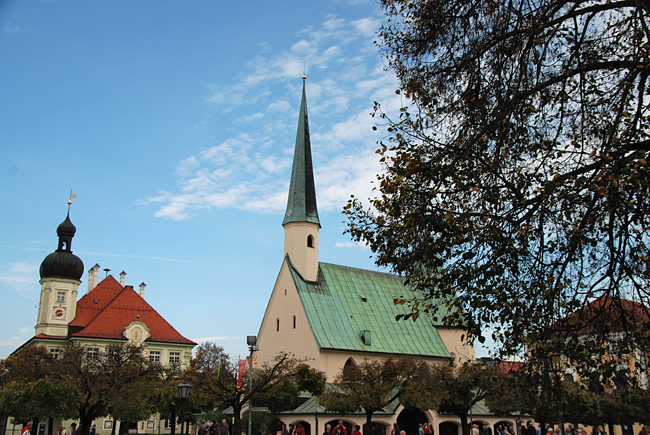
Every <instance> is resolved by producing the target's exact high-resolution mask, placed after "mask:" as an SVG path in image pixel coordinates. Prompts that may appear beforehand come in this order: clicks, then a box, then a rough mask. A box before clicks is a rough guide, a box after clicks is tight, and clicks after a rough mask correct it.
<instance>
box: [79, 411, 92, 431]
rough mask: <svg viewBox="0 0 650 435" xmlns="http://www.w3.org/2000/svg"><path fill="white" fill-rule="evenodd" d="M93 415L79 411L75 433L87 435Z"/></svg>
mask: <svg viewBox="0 0 650 435" xmlns="http://www.w3.org/2000/svg"><path fill="white" fill-rule="evenodd" d="M93 419H94V418H93V416H92V415H89V414H87V413H85V412H84V413H82V412H80V413H79V429H78V431H77V435H88V434H89V433H90V426H92V424H93Z"/></svg>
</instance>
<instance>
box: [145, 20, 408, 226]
mask: <svg viewBox="0 0 650 435" xmlns="http://www.w3.org/2000/svg"><path fill="white" fill-rule="evenodd" d="M379 23H380V20H379V18H377V17H374V16H373V17H367V18H362V19H359V20H356V21H350V20H345V19H342V18H339V17H336V16H328V17H327V18H326V19H325V21H324V22H323V23H322V24H321V26H320V27H314V28H312V27H309V28H306V29H304V30H303V31H302V32H300V35H299V36H298V37H297V38H296V41H295V42H294V43H293V44H291V45H290V46H288V48H285V49H282V50H279V51H278V50H274V49H272V48H271V47H270V46H269V44H266V43H262V44H260V51H259V52H258V54H257V55H255V56H254V57H253V58H251V60H250V61H249V62H247V63H246V64H245V65H244V66H243V67H242V68H240V70H241V71H242V74H241V76H239V77H237V78H235V79H234V81H233V83H231V84H228V85H220V86H214V85H208V89H209V90H210V95H209V96H208V97H207V100H208V101H209V102H210V103H212V106H211V107H213V108H214V109H215V110H218V111H219V112H220V113H221V114H220V115H218V117H219V118H222V119H226V120H230V121H226V123H227V124H228V128H227V129H226V130H224V131H220V132H218V133H217V135H216V136H217V137H220V139H218V141H219V142H218V144H216V145H213V146H208V147H207V148H205V149H203V150H200V151H198V150H197V152H196V153H195V154H194V155H192V156H188V157H186V158H185V159H183V160H182V161H181V162H180V163H179V164H178V166H177V170H176V175H177V177H178V178H177V186H175V187H174V188H173V189H168V188H167V189H164V190H161V191H160V192H159V193H158V194H157V195H154V196H152V197H150V198H146V199H144V200H141V201H139V202H140V203H141V204H151V203H160V206H159V208H158V210H157V211H156V212H155V216H156V217H162V218H167V219H175V220H183V219H188V218H190V217H192V216H193V215H194V214H196V213H197V212H198V210H201V209H205V208H211V207H217V208H233V209H238V210H247V211H252V212H256V213H269V212H278V213H281V212H282V211H284V208H285V207H286V195H287V189H288V183H289V178H290V171H291V162H292V157H293V143H294V140H295V137H296V136H295V134H296V126H297V121H298V113H297V112H298V106H299V103H300V92H301V87H302V81H301V80H300V77H301V76H302V74H303V68H305V67H306V69H307V77H308V78H307V83H306V85H307V97H308V106H309V115H310V117H309V126H310V135H311V143H312V155H313V159H314V167H315V179H316V191H317V192H316V193H317V196H318V207H319V211H322V212H336V211H338V210H340V209H341V207H343V206H344V205H345V203H346V202H347V200H348V198H349V197H350V195H351V194H354V195H355V196H357V197H359V198H362V199H365V198H368V197H371V196H372V195H373V192H372V187H373V185H372V183H371V181H372V180H374V179H375V178H376V174H377V173H378V172H379V171H380V170H381V166H380V165H379V162H378V157H377V155H376V154H375V153H374V150H375V149H376V147H377V145H376V141H377V140H378V139H379V138H380V137H381V136H380V134H379V133H378V132H373V130H372V126H373V125H374V124H375V119H374V118H372V117H371V116H370V112H371V111H372V105H373V101H375V100H377V101H381V102H382V104H385V106H382V107H386V108H398V107H399V103H400V100H399V97H398V96H396V95H395V93H394V91H395V89H396V81H395V78H394V76H393V74H392V73H388V72H386V71H384V70H383V66H382V64H381V61H380V59H379V55H378V53H377V49H376V47H375V46H374V45H373V38H374V36H375V32H376V30H377V29H378V28H379ZM226 102H227V105H225V103H226ZM290 102H291V103H290ZM260 108H264V109H263V110H260ZM216 120H217V117H215V121H216ZM210 140H214V139H210Z"/></svg>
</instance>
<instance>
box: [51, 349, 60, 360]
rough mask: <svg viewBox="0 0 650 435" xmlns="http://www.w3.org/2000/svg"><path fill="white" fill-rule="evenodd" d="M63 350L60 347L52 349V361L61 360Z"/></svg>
mask: <svg viewBox="0 0 650 435" xmlns="http://www.w3.org/2000/svg"><path fill="white" fill-rule="evenodd" d="M60 351H61V349H59V348H58V347H53V348H50V353H51V354H52V359H59V354H60Z"/></svg>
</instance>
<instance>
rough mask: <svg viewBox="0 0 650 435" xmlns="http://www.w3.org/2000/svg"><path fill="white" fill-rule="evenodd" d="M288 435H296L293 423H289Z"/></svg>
mask: <svg viewBox="0 0 650 435" xmlns="http://www.w3.org/2000/svg"><path fill="white" fill-rule="evenodd" d="M289 435H296V427H295V426H294V425H293V423H289Z"/></svg>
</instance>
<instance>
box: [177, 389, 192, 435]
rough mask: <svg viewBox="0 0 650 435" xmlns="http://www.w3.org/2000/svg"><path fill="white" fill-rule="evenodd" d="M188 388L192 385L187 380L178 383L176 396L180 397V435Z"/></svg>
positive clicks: (188, 395)
mask: <svg viewBox="0 0 650 435" xmlns="http://www.w3.org/2000/svg"><path fill="white" fill-rule="evenodd" d="M190 390H192V386H191V385H190V384H188V383H187V382H185V381H183V383H182V384H178V397H180V399H181V404H182V406H181V435H183V424H184V423H185V402H187V398H188V397H190Z"/></svg>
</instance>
